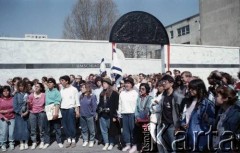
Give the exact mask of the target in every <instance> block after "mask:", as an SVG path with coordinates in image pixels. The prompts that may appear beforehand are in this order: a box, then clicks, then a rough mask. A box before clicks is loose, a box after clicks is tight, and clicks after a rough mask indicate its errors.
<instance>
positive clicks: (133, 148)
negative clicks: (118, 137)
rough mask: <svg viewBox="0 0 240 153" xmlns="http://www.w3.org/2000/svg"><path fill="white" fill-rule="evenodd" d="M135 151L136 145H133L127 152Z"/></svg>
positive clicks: (132, 152)
mask: <svg viewBox="0 0 240 153" xmlns="http://www.w3.org/2000/svg"><path fill="white" fill-rule="evenodd" d="M135 151H137V145H133V146H132V148H131V149H130V150H129V153H134V152H135Z"/></svg>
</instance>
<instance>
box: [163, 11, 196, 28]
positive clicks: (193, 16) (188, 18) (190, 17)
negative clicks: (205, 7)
mask: <svg viewBox="0 0 240 153" xmlns="http://www.w3.org/2000/svg"><path fill="white" fill-rule="evenodd" d="M199 15H200V14H199V13H198V14H195V15H192V16H189V17H187V18H184V19H182V20H180V21H177V22H174V23H172V24H170V25H167V26H165V28H168V27H170V26H173V25H175V24H178V23H180V22H183V21H185V20H190V19H192V18H195V17H197V16H199Z"/></svg>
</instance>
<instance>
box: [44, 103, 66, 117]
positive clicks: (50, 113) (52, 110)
mask: <svg viewBox="0 0 240 153" xmlns="http://www.w3.org/2000/svg"><path fill="white" fill-rule="evenodd" d="M45 112H46V115H47V119H48V120H49V121H50V120H52V119H53V116H54V115H55V114H56V113H55V105H54V104H50V105H46V106H45ZM58 118H62V113H61V111H60V109H59V111H58Z"/></svg>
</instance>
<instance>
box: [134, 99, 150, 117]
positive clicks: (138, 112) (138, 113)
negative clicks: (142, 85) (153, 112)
mask: <svg viewBox="0 0 240 153" xmlns="http://www.w3.org/2000/svg"><path fill="white" fill-rule="evenodd" d="M151 100H152V96H149V95H148V96H146V97H145V98H144V100H143V101H141V97H138V99H137V105H136V109H135V117H136V118H141V119H143V118H145V117H147V116H149V115H150V104H151Z"/></svg>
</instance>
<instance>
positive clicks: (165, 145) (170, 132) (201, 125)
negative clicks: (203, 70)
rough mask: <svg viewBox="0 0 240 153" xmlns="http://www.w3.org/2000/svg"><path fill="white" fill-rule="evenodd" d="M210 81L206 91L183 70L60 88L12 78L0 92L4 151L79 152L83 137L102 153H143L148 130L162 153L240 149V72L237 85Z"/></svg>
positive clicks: (70, 78)
mask: <svg viewBox="0 0 240 153" xmlns="http://www.w3.org/2000/svg"><path fill="white" fill-rule="evenodd" d="M207 79H208V83H209V87H208V88H207V87H206V85H205V83H204V82H203V80H202V79H200V78H199V77H198V76H193V75H192V73H191V72H189V71H184V72H180V71H179V70H174V71H173V74H172V72H171V71H167V72H166V73H163V74H161V73H159V74H154V75H145V74H143V73H140V74H139V75H124V76H123V77H122V80H121V81H119V84H116V83H115V81H114V80H113V79H111V78H109V77H107V75H106V74H104V75H94V74H90V75H89V76H88V77H87V78H86V79H83V78H82V76H80V75H76V76H75V75H64V76H61V77H60V78H59V83H57V81H56V80H55V79H54V78H53V77H49V78H47V77H42V80H41V81H39V80H38V79H34V80H29V79H28V78H27V77H25V78H21V77H14V78H13V79H9V80H7V82H6V83H7V85H3V86H1V88H0V146H1V150H2V151H7V148H8V149H9V150H13V149H14V148H15V146H16V145H17V143H19V149H20V150H25V149H28V148H29V145H30V146H31V148H30V149H36V148H37V147H38V148H40V149H47V148H48V147H49V145H50V144H51V142H52V141H56V142H57V144H58V146H59V148H63V147H66V148H73V147H76V145H78V144H77V142H78V133H80V134H81V137H80V138H81V139H82V142H83V143H82V147H89V148H91V147H93V146H94V145H95V143H96V142H98V143H99V144H103V148H102V150H108V151H110V150H112V149H113V147H114V146H115V145H116V144H117V145H119V146H121V150H122V151H124V152H129V153H134V152H137V151H141V152H144V151H146V149H147V148H146V147H149V146H145V145H144V141H145V140H144V132H143V131H144V130H145V129H144V127H146V125H147V127H148V128H147V129H148V130H147V131H148V132H149V133H150V135H151V141H152V142H153V144H154V145H155V146H156V148H155V149H157V150H158V152H159V153H167V152H177V151H183V152H193V151H199V152H212V151H213V150H214V149H215V150H214V151H217V152H222V151H230V150H231V151H232V150H236V149H237V148H238V147H239V146H240V145H239V142H238V139H240V81H239V80H240V72H239V73H238V79H233V77H232V76H231V75H230V74H228V73H225V72H221V71H218V70H215V71H213V72H211V73H210V74H209V76H208V78H207ZM226 131H230V132H231V139H230V140H229V139H228V138H229V133H228V135H226ZM53 134H55V137H56V138H55V139H54V138H53V137H52V135H53ZM183 138H184V139H183ZM209 138H212V139H213V141H211V142H210V141H209ZM226 140H227V141H226ZM16 142H17V143H16ZM209 144H211V145H209ZM209 146H210V147H209ZM148 149H149V148H148ZM226 149H229V150H226ZM147 152H150V150H148V151H147Z"/></svg>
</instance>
